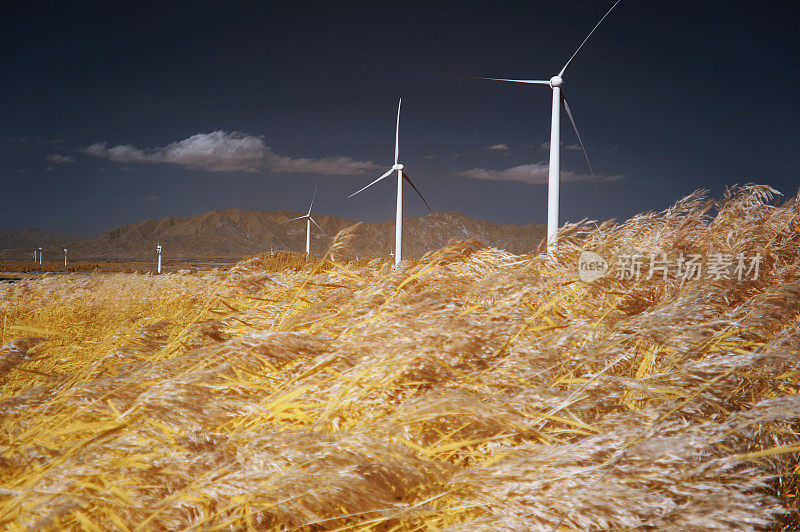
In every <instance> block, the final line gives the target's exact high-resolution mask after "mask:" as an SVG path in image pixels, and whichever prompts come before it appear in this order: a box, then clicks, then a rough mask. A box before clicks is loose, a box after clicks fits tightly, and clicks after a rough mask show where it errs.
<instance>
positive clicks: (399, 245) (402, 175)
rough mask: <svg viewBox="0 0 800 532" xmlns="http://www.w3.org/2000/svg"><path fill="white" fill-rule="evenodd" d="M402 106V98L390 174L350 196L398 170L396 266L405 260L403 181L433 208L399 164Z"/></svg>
mask: <svg viewBox="0 0 800 532" xmlns="http://www.w3.org/2000/svg"><path fill="white" fill-rule="evenodd" d="M402 104H403V99H402V98H400V102H399V103H398V104H397V127H396V128H395V132H394V166H392V167H391V168H389V171H388V172H386V173H385V174H383V175H382V176H380V177H379V178H378V179H376V180H375V181H373V182H372V183H370V184H369V185H367V186H365V187H364V188H362V189H360V190H357V191H356V192H353V193H352V194H350V196H348V197H350V198H352V197H353V196H355V195H356V194H358V193H359V192H361V191H362V190H365V189H367V188H369V187H371V186H372V185H374V184H375V183H377V182H378V181H380V180H381V179H383V178H384V177H388V176H389V174H391V173H392V172H394V171H395V170H397V211H396V215H395V222H394V249H395V250H396V251H395V254H394V263H395V265H397V264H400V261H401V260H402V259H403V248H402V243H403V179H405V180H406V181H408V184H409V185H411V187H412V188H413V189H414V190H415V191H416V192H417V194H419V197H420V198H422V201H424V202H425V206H426V207H428V210H429V211H430V210H431V206H430V205H428V202H427V201H425V198H423V197H422V193H421V192H420V191H419V189H418V188H417V186H416V185H415V184H414V182H413V181H411V178H410V177H408V174H406V173H405V172H404V171H403V169H404V168H405V167H404V166H403V165H402V164H400V163H399V162H398V159H399V157H400V106H401V105H402Z"/></svg>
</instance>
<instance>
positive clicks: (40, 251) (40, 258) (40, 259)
mask: <svg viewBox="0 0 800 532" xmlns="http://www.w3.org/2000/svg"><path fill="white" fill-rule="evenodd" d="M41 265H42V248H41V246H39V266H41Z"/></svg>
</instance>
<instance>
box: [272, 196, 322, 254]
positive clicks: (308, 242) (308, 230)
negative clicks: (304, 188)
mask: <svg viewBox="0 0 800 532" xmlns="http://www.w3.org/2000/svg"><path fill="white" fill-rule="evenodd" d="M316 197H317V187H314V195H313V196H312V197H311V205H309V206H308V212H307V213H305V214H304V215H303V216H298V217H297V218H292V219H291V220H286V221H285V222H281V223H282V224H285V223H289V222H293V221H295V220H302V219H304V218H305V220H306V257H308V256H309V255H310V254H311V224H312V223H313V224H314V225H316V226H317V227H318V228H319V230H320V231H322V234H324V235H325V236H328V233H326V232H325V230H324V229H323V228H322V227H320V226H319V224H318V223H317V222H315V221H314V218H312V217H311V209H312V208H313V207H314V199H315V198H316Z"/></svg>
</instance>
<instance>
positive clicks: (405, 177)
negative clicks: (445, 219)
mask: <svg viewBox="0 0 800 532" xmlns="http://www.w3.org/2000/svg"><path fill="white" fill-rule="evenodd" d="M403 179H405V180H406V181H408V184H409V185H411V186H412V187H413V189H414V190H416V191H417V194H419V197H420V199H422V201H424V202H425V206H426V207H427V208H428V210H429V211H431V212H433V211H432V210H431V206H430V205H428V202H427V201H425V198H423V197H422V192H420V191H419V189H418V188H417V186H416V185H415V184H414V182H413V181H411V178H410V177H408V174H406V173H405V172H403Z"/></svg>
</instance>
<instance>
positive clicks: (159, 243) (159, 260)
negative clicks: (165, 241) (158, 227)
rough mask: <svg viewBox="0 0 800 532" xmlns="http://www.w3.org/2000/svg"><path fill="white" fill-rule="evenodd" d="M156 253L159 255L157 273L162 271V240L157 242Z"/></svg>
mask: <svg viewBox="0 0 800 532" xmlns="http://www.w3.org/2000/svg"><path fill="white" fill-rule="evenodd" d="M156 255H158V267H157V269H156V273H161V241H158V243H157V244H156Z"/></svg>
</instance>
